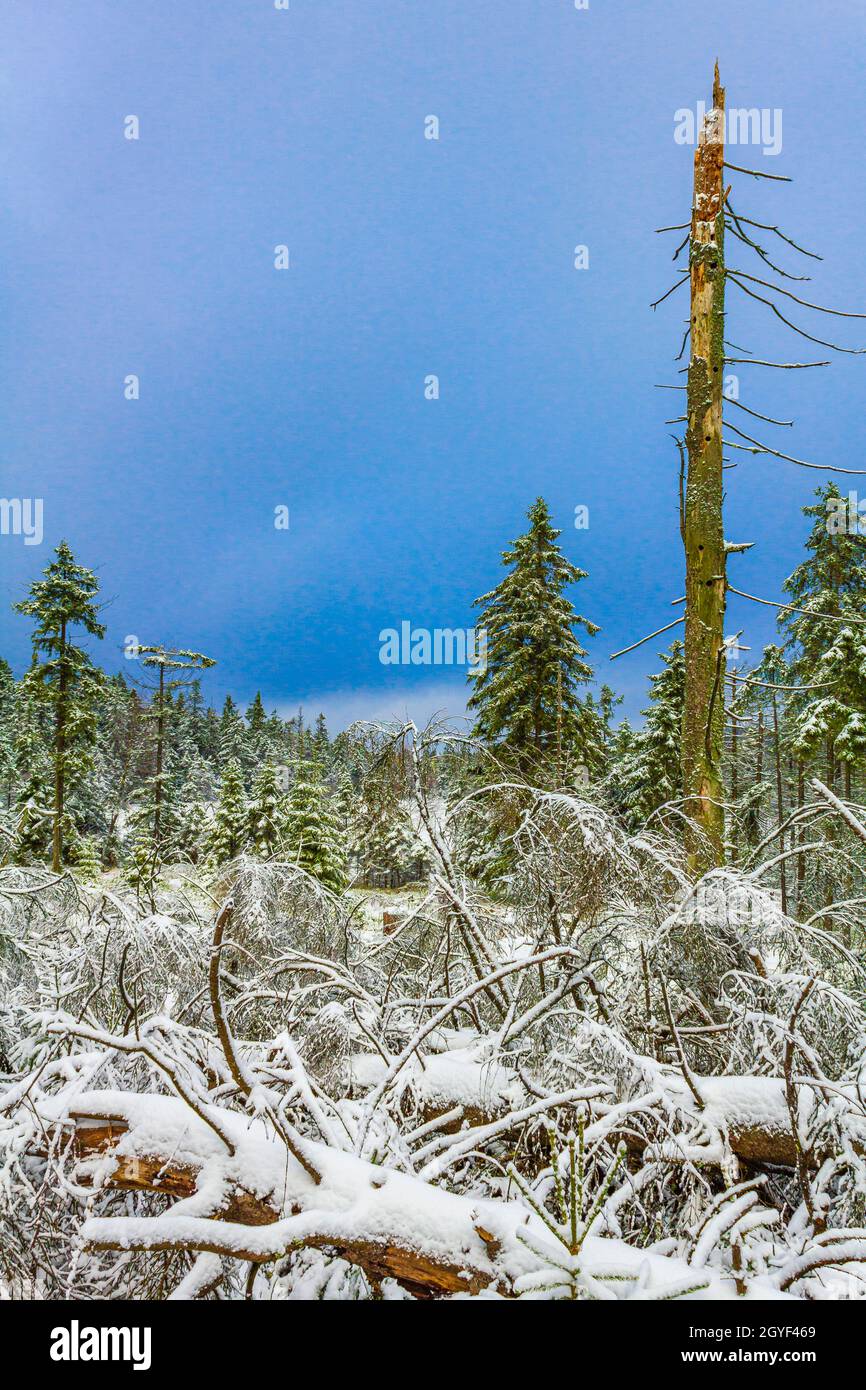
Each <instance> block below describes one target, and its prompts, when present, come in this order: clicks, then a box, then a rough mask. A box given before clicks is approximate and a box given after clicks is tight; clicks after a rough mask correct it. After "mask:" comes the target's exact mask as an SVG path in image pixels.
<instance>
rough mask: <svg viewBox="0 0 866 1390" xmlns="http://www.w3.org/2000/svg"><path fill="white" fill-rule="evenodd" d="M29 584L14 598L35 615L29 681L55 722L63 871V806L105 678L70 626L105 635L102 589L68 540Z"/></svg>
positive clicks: (54, 856) (56, 844)
mask: <svg viewBox="0 0 866 1390" xmlns="http://www.w3.org/2000/svg"><path fill="white" fill-rule="evenodd" d="M54 553H55V555H56V556H57V559H56V560H52V561H51V563H50V564H49V565H48V566H47V568H46V569H45V570H44V571H43V574H44V576H45V577H44V579H37V580H36V581H35V582H34V583H33V584H32V585H31V587H30V597H29V598H26V599H23V600H22V601H21V602H20V603H16V604H15V611H16V612H18V613H23V614H25V615H27V616H30V617H34V618H35V619H36V628H35V631H34V634H33V650H34V656H37V655H38V654H40V653H41V654H42V655H43V656H44V660H43V661H41V662H40V661H38V660H36V661H34V665H33V666H32V667H31V668H30V670H29V671H28V673H27V675H26V676H25V681H26V682H27V683H28V685H29V688H30V689H31V690H32V691H33V692H34V693H35V694H36V695H37V697H38V698H39V699H41V700H42V701H44V702H45V704H46V705H47V707H48V708H49V709H50V711H51V715H52V718H53V723H54V738H53V748H52V761H53V772H54V804H53V816H54V824H53V834H52V847H51V864H52V868H53V869H54V870H55V872H59V870H60V869H61V867H62V864H63V837H64V810H65V800H66V792H67V788H68V786H69V783H70V782H71V781H74V780H76V779H78V778H79V777H81V776H83V774H84V773H85V772H86V770H87V768H88V767H89V755H90V751H91V749H92V746H93V742H94V739H95V736H96V714H97V708H98V703H99V700H100V698H101V696H102V693H103V690H104V684H105V678H104V676H103V674H102V672H101V671H99V670H97V668H96V667H95V666H94V665H93V663H92V662H91V660H90V657H89V656H88V654H87V652H85V651H83V650H82V648H80V647H76V646H75V645H74V644H73V643H72V641H71V640H70V635H69V633H70V629H71V628H73V627H82V628H84V630H85V632H88V633H89V634H90V635H91V637H97V638H102V637H104V636H105V627H104V625H103V624H102V623H100V622H99V620H98V618H97V616H96V614H97V609H96V605H95V603H94V599H95V597H96V594H97V592H98V589H99V584H98V582H97V579H96V576H95V575H94V574H93V573H92V571H91V570H88V569H85V568H84V567H83V566H82V565H77V564H76V563H75V559H74V557H73V554H72V551H71V550H70V549H69V546H68V545H67V544H66V542H65V541H61V543H60V545H59V546H57V548H56V550H55V552H54Z"/></svg>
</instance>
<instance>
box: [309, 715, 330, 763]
mask: <svg viewBox="0 0 866 1390" xmlns="http://www.w3.org/2000/svg"><path fill="white" fill-rule="evenodd" d="M330 752H331V740H330V739H329V738H328V726H327V724H326V723H325V716H324V715H323V714H319V715H318V716H317V717H316V727H315V731H314V733H313V757H314V758H315V760H316V762H317V763H318V764H319V766H320V767H327V765H328V763H329V761H330Z"/></svg>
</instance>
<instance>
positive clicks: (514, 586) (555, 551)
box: [469, 497, 599, 771]
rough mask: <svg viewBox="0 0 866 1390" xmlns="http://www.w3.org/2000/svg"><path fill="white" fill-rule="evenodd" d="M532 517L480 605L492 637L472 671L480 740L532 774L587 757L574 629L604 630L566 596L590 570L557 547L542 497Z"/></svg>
mask: <svg viewBox="0 0 866 1390" xmlns="http://www.w3.org/2000/svg"><path fill="white" fill-rule="evenodd" d="M528 516H529V522H530V527H529V530H528V531H527V532H526V533H525V534H524V535H522V536H519V537H518V539H517V540H516V541H514V543H513V545H512V546H511V548H510V549H508V550H505V551H503V553H502V563H503V565H504V566H505V567H506V569H507V570H508V571H509V572H508V574H507V575H506V577H505V578H504V579H503V580H502V582H501V583H500V584H499V585H497V587H496V588H495V589H492V590H491V591H490V592H489V593H487V594H484V595H482V597H481V598H479V599H476V601H475V604H476V606H477V607H480V608H481V610H482V611H481V616H480V618H479V620H478V626H479V628H480V629H482V630H484V631H486V633H487V664H486V669H482V670H481V671H480V672H478V673H477V674H474V675H473V674H471V673H470V679H471V680H473V681H474V690H473V693H472V696H471V698H470V700H469V708H470V709H472V710H474V711H475V716H476V722H475V733H476V735H477V736H478V737H479V738H482V739H484V740H485V741H486V742H488V743H490V744H497V745H499V746H500V749H501V751H502V752H505V753H510V754H513V755H514V757H515V758H516V760H517V762H518V765H520V766H522V767H523V768H524V769H525V770H527V771H529V770H530V769H532V768H533V767H537V766H538V763H539V761H540V760H543V759H544V758H545V757H546V756H549V755H551V754H553V755H555V754H556V753H557V751H559V750H570V751H573V752H574V753H575V754H576V755H577V756H578V757H581V756H582V755H583V754H584V753H585V737H586V730H585V728H583V729H582V728H581V722H582V721H581V715H582V708H581V705H582V702H581V699H580V695H579V688H580V686H581V685H583V684H585V683H586V682H587V681H589V680H590V679H591V678H592V669H591V667H590V666H589V665H588V664H587V662H586V660H585V657H586V655H587V653H586V651H585V650H584V648H583V647H582V646H581V645H580V643H579V642H578V640H577V637H576V636H575V633H574V629H575V627H583V628H584V629H585V631H586V632H588V633H589V634H590V635H592V634H593V633H596V632H598V631H599V629H598V627H597V626H596V624H595V623H592V622H590V621H589V620H588V619H587V618H582V617H579V616H578V615H577V614H576V613H575V611H574V609H573V607H572V605H571V603H570V602H569V600H568V599H567V598H566V596H565V592H564V591H565V589H566V588H567V587H568V586H569V585H571V584H575V583H577V582H578V580H580V579H585V578H586V572H585V571H584V570H581V569H578V568H577V567H576V566H575V565H572V564H571V562H570V561H569V560H567V559H566V558H565V556H564V555H563V554H562V551H561V550H560V548H559V547H558V545H557V544H556V541H557V538H558V537H559V535H560V532H559V531H558V530H556V529H555V527H554V526H553V525H552V524H551V520H550V513H549V511H548V508H547V504H546V502H545V501H544V500H543V498H541V497H539V498H537V499H536V501H535V503H534V504H533V505H532V507H530V509H529V513H528Z"/></svg>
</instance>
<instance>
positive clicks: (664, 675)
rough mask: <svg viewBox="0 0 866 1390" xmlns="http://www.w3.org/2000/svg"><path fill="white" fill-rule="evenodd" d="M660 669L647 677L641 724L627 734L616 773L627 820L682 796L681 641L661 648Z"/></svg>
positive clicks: (637, 821)
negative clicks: (627, 741) (647, 691)
mask: <svg viewBox="0 0 866 1390" xmlns="http://www.w3.org/2000/svg"><path fill="white" fill-rule="evenodd" d="M659 655H660V656H661V659H662V661H663V662H664V668H663V670H661V671H659V672H658V673H657V674H655V675H651V676H650V683H651V684H650V703H649V705H648V707H647V708H646V709H645V710H643V711H642V714H643V715H644V718H645V721H646V722H645V724H644V726H643V728H642V729H638V730H637V732H636V733H634V734H633V735H632V738H631V747H630V748H629V749H628V750H627V751H626V750H623V752H624V757H623V761H622V763H621V765H620V767H619V770H618V774H617V783H618V795H619V798H620V800H621V804H622V806H623V808H624V809H625V811H626V813H627V815H628V817H629V819H630V820H631V822H632V824H634V825H639V824H641V823H642V822H643V821H645V820H646V819H647V817H648V816H650V815H651V814H652V812H653V811H655V810H656V809H657V808H658V807H659V806H664V805H665V804H666V803H667V802H668V801H674V800H677V799H678V798H679V797H680V796H681V795H682V784H681V775H680V738H681V731H682V723H683V702H684V699H685V679H686V671H685V658H684V649H683V644H682V642H672V643H671V645H670V648H669V649H668V651H667V652H660V653H659Z"/></svg>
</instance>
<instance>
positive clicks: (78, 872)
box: [74, 835, 102, 883]
mask: <svg viewBox="0 0 866 1390" xmlns="http://www.w3.org/2000/svg"><path fill="white" fill-rule="evenodd" d="M74 861H75V876H76V878H80V879H81V880H82V881H83V882H84V883H98V882H99V878H100V875H101V873H102V859H101V857H100V853H99V841H98V840H97V838H96V836H94V835H81V836H79V838H78V839H77V840H76V842H75V852H74Z"/></svg>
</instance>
